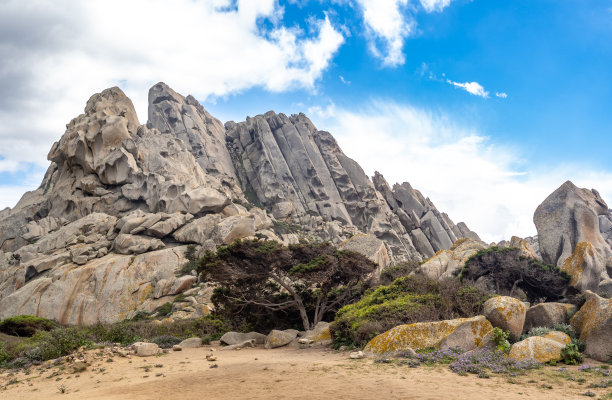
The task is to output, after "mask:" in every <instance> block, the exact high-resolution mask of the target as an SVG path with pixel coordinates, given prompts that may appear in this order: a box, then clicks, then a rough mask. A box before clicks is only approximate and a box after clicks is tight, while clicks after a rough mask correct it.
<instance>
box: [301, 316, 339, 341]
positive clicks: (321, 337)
mask: <svg viewBox="0 0 612 400" xmlns="http://www.w3.org/2000/svg"><path fill="white" fill-rule="evenodd" d="M302 338H303V339H307V340H309V341H310V342H311V343H328V342H329V343H331V340H332V337H331V332H330V330H329V322H324V321H321V322H319V323H318V324H317V325H315V327H314V328H313V329H312V330H309V331H306V332H304V334H303V335H302Z"/></svg>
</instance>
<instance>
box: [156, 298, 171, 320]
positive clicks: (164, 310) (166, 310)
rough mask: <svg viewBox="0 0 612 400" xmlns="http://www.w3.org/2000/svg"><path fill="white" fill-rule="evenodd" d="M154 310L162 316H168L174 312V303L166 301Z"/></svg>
mask: <svg viewBox="0 0 612 400" xmlns="http://www.w3.org/2000/svg"><path fill="white" fill-rule="evenodd" d="M154 312H155V313H157V315H158V316H160V317H166V316H168V315H170V313H171V312H172V303H170V302H166V303H164V304H162V305H161V306H159V307H157V308H156V309H155V311H154Z"/></svg>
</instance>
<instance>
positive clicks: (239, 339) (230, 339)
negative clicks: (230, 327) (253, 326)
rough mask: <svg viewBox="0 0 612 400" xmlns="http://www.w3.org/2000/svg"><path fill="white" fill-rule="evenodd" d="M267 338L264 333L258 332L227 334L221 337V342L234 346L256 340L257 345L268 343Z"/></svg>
mask: <svg viewBox="0 0 612 400" xmlns="http://www.w3.org/2000/svg"><path fill="white" fill-rule="evenodd" d="M266 337H267V336H266V335H264V334H263V333H258V332H248V333H241V332H226V333H224V334H223V336H221V339H219V340H220V341H221V343H223V344H227V345H230V346H233V345H236V344H240V343H243V342H246V341H247V340H254V341H255V344H264V343H266Z"/></svg>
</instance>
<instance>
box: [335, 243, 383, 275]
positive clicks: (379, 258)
mask: <svg viewBox="0 0 612 400" xmlns="http://www.w3.org/2000/svg"><path fill="white" fill-rule="evenodd" d="M338 249H340V250H349V251H354V252H356V253H360V254H363V255H364V256H366V257H368V258H369V259H370V260H372V261H373V262H375V263H376V264H377V265H378V269H377V272H378V275H380V271H382V270H383V269H384V268H385V267H387V266H389V264H391V259H390V258H389V254H388V253H387V247H386V246H385V243H384V242H383V241H382V240H380V239H378V238H376V237H374V236H372V235H364V234H357V235H355V236H353V237H352V238H350V239H348V240H345V241H344V242H342V243H340V244H339V245H338Z"/></svg>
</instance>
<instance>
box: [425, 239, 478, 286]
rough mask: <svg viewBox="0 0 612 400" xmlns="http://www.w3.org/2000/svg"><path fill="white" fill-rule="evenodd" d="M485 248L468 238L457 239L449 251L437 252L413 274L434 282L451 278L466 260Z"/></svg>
mask: <svg viewBox="0 0 612 400" xmlns="http://www.w3.org/2000/svg"><path fill="white" fill-rule="evenodd" d="M486 247H487V246H486V245H485V244H484V243H482V242H481V241H479V240H474V239H470V238H463V239H459V240H457V241H456V242H455V243H454V244H453V246H451V248H450V249H448V250H442V251H439V252H438V253H436V255H434V256H433V257H431V258H430V259H429V260H427V261H425V262H424V263H423V264H422V265H421V266H420V267H419V268H418V269H417V270H416V271H415V274H420V275H423V276H426V277H427V278H429V279H434V280H439V279H446V278H449V277H452V276H453V273H454V272H455V271H456V270H458V269H461V268H463V266H464V265H465V262H466V261H467V260H468V258H470V257H471V256H472V255H474V254H475V253H477V252H478V251H480V250H483V249H485V248H486Z"/></svg>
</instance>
